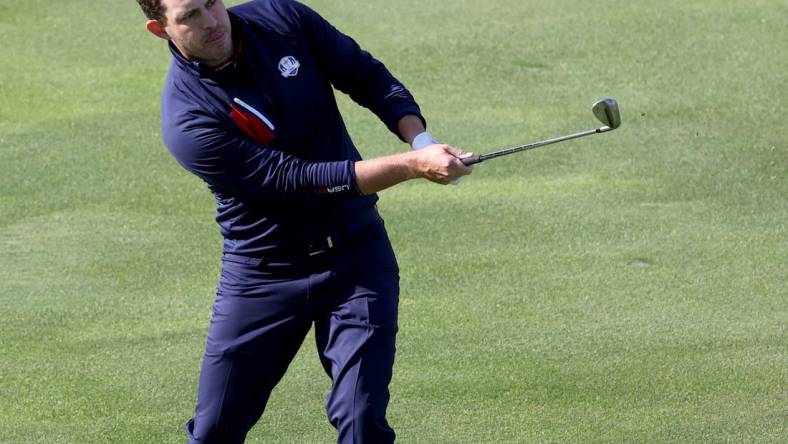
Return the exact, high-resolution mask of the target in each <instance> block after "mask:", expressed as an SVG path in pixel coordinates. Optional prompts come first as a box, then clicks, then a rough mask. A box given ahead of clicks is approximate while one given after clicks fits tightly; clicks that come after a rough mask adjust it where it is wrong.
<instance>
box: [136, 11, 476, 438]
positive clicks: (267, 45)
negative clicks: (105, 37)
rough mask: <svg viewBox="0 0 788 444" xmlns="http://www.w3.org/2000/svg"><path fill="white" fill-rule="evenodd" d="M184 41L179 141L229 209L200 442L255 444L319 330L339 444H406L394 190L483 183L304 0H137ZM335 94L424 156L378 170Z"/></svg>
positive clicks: (177, 89)
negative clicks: (392, 413) (382, 210)
mask: <svg viewBox="0 0 788 444" xmlns="http://www.w3.org/2000/svg"><path fill="white" fill-rule="evenodd" d="M137 1H138V3H139V5H140V6H141V8H142V10H143V12H144V13H145V15H146V16H147V18H148V21H147V24H146V26H147V29H148V31H150V32H151V33H152V34H154V35H156V36H158V37H160V38H162V39H165V40H167V41H168V42H169V48H170V51H171V52H172V56H173V60H172V64H171V66H170V69H169V73H168V75H167V78H166V81H165V84H164V91H163V94H162V110H161V125H162V133H163V138H164V142H165V144H166V146H167V148H168V149H169V150H170V152H171V153H172V155H173V156H174V157H175V158H176V159H177V161H178V162H179V163H180V164H181V165H182V166H183V167H184V168H185V169H187V170H188V171H190V172H192V173H194V174H195V175H197V176H198V177H200V178H201V179H202V180H204V181H205V182H206V183H207V185H208V187H209V188H210V190H211V191H212V192H213V194H214V195H215V197H216V202H217V213H216V221H217V222H218V224H219V226H220V230H221V233H222V235H223V237H224V247H223V250H224V251H223V253H224V254H223V256H222V270H221V277H220V279H219V284H218V286H217V296H216V301H215V303H214V306H213V314H212V318H211V323H210V327H209V330H208V338H207V344H206V348H205V354H204V357H203V362H202V369H201V372H200V382H199V388H198V397H197V406H196V409H195V413H194V417H193V418H192V419H190V420H189V421H188V423H187V425H186V431H187V433H188V435H189V442H191V443H222V444H228V443H240V442H243V441H244V439H245V437H246V434H247V432H248V431H249V429H251V427H252V426H253V425H254V424H255V423H256V422H257V421H258V419H259V418H260V416H261V415H262V414H263V410H264V409H265V405H266V402H267V401H268V398H269V395H270V394H271V390H272V389H273V388H274V386H275V385H276V384H277V383H278V382H279V380H280V379H281V378H282V376H283V375H284V373H285V371H286V369H287V366H288V365H289V363H290V361H291V360H292V359H293V357H294V356H295V354H296V352H297V350H298V349H299V347H300V345H301V343H302V341H303V340H304V337H305V336H306V334H307V332H308V331H309V329H310V328H311V327H312V325H314V328H315V338H316V343H317V344H316V345H317V351H318V354H319V357H320V361H321V363H322V365H323V368H324V369H325V371H326V373H327V374H328V375H329V377H330V378H331V381H332V387H331V391H330V393H329V395H328V397H327V403H326V411H327V414H328V418H329V421H330V422H331V424H332V425H333V426H334V427H335V428H336V429H337V431H338V435H339V438H338V440H339V442H340V443H390V442H393V441H394V431H393V430H392V429H391V427H390V426H389V424H388V423H387V421H386V408H387V405H388V402H389V391H388V385H389V382H390V380H391V376H392V366H393V363H394V349H395V347H394V344H395V334H396V331H397V303H398V294H399V275H398V268H397V262H396V259H395V257H394V253H393V252H392V249H391V244H390V243H389V240H388V237H387V235H386V231H385V229H384V227H383V221H382V220H381V218H380V216H379V215H378V213H377V211H376V209H375V202H376V201H377V196H376V195H375V193H376V192H377V191H380V190H383V189H385V188H387V187H390V186H393V185H396V184H398V183H400V182H403V181H406V180H409V179H415V178H425V179H428V180H431V181H433V182H437V183H441V184H446V183H450V182H452V181H455V180H456V179H458V178H459V177H460V176H463V175H466V174H470V172H471V169H470V168H469V167H468V166H466V165H464V164H463V163H462V161H461V159H462V158H464V157H467V156H469V155H470V154H469V153H464V152H463V151H462V150H459V149H457V148H453V147H451V146H448V145H439V144H435V143H434V141H433V139H432V137H431V136H430V135H429V133H426V131H425V122H424V118H423V117H422V116H421V113H420V110H419V107H418V106H417V104H416V102H415V101H414V99H413V97H412V96H411V94H410V93H409V92H408V90H407V89H406V88H405V87H404V86H403V85H402V84H401V83H400V82H399V81H397V80H396V79H395V78H394V77H393V76H392V75H391V74H390V73H389V71H388V70H387V69H386V68H385V67H384V65H383V64H382V63H380V62H379V61H377V60H376V59H375V58H373V57H372V56H371V55H370V54H369V53H367V52H365V51H363V50H362V49H361V48H360V47H359V46H358V45H357V44H356V42H355V41H353V40H352V39H351V38H349V37H348V36H346V35H344V34H342V33H340V32H339V31H337V30H336V29H335V28H334V27H333V26H331V24H329V23H328V22H326V21H325V20H324V19H323V18H322V17H320V16H319V15H318V14H317V13H316V12H314V11H313V10H311V9H310V8H308V7H307V6H305V5H303V4H300V3H298V2H295V1H291V0H255V1H250V2H248V3H245V4H242V5H239V6H236V7H233V8H230V9H229V10H228V9H226V8H225V6H224V4H223V3H222V1H221V0H137ZM332 86H333V87H335V88H336V89H338V90H340V91H342V92H345V93H347V94H349V95H350V97H352V98H353V100H355V101H356V102H358V103H359V104H361V105H363V106H365V107H367V108H369V109H370V110H371V111H372V112H374V113H375V114H376V115H377V116H378V117H379V118H380V119H381V120H382V121H383V122H384V123H385V124H386V126H387V127H388V128H389V129H390V130H391V131H392V132H393V133H394V134H396V135H397V136H398V137H399V138H400V139H402V140H403V141H406V142H408V143H411V144H412V146H413V147H414V148H424V149H419V150H413V151H408V152H404V153H401V154H396V155H391V156H387V157H381V158H376V159H371V160H362V159H361V156H360V155H359V152H358V151H357V150H356V148H355V146H354V145H353V142H352V141H351V140H350V137H349V135H348V133H347V131H346V129H345V126H344V124H343V121H342V117H341V116H340V113H339V111H338V109H337V104H336V101H335V98H334V94H333V90H332Z"/></svg>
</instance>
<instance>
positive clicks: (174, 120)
mask: <svg viewBox="0 0 788 444" xmlns="http://www.w3.org/2000/svg"><path fill="white" fill-rule="evenodd" d="M222 106H223V105H222V103H221V102H220V100H219V99H218V98H217V96H216V94H214V93H212V92H211V91H210V90H209V89H208V88H207V87H206V85H204V84H203V83H202V82H200V80H199V79H198V78H197V77H196V76H194V75H193V74H192V73H189V72H186V71H184V70H182V69H180V68H179V67H178V66H177V65H176V64H173V65H172V66H170V70H169V72H168V73H167V78H166V80H165V81H164V88H163V89H162V96H161V131H162V137H163V139H164V144H165V145H166V146H167V148H169V149H170V151H172V152H173V154H175V152H176V151H180V150H182V149H187V148H188V149H191V145H193V142H194V141H193V137H194V136H195V135H196V134H197V133H199V132H200V129H203V128H216V127H218V126H221V125H222V121H223V120H224V119H223V118H222V116H223V115H225V114H227V113H226V112H224V111H223V110H222ZM176 157H177V156H176Z"/></svg>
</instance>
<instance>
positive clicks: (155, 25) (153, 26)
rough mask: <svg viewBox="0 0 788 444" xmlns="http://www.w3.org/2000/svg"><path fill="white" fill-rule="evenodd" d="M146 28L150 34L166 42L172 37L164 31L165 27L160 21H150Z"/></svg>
mask: <svg viewBox="0 0 788 444" xmlns="http://www.w3.org/2000/svg"><path fill="white" fill-rule="evenodd" d="M145 28H147V29H148V32H150V33H151V34H153V35H155V36H156V37H158V38H160V39H164V40H169V39H170V36H169V35H167V31H165V30H164V26H162V24H161V22H159V21H158V20H148V21H147V22H146V23H145Z"/></svg>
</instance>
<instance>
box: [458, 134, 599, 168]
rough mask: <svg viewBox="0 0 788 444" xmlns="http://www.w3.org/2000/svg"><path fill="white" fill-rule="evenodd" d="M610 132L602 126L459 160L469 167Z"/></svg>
mask: <svg viewBox="0 0 788 444" xmlns="http://www.w3.org/2000/svg"><path fill="white" fill-rule="evenodd" d="M610 130H612V128H610V127H609V126H603V127H600V128H594V129H590V130H586V131H581V132H579V133H574V134H569V135H567V136H560V137H554V138H552V139H545V140H540V141H539V142H533V143H529V144H527V145H520V146H515V147H512V148H505V149H502V150H500V151H493V152H492V153H487V154H477V155H474V156H470V157H466V158H464V159H460V161H462V163H463V164H465V165H466V166H470V165H473V164H475V163H480V162H483V161H485V160H487V159H492V158H495V157H500V156H505V155H507V154H514V153H519V152H520V151H527V150H531V149H534V148H538V147H540V146H545V145H550V144H551V143H556V142H563V141H564V140H571V139H577V138H578V137H583V136H590V135H592V134H600V133H604V132H607V131H610Z"/></svg>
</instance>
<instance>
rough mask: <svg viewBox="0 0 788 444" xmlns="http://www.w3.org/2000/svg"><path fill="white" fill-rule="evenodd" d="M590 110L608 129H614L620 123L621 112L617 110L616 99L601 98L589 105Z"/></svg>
mask: <svg viewBox="0 0 788 444" xmlns="http://www.w3.org/2000/svg"><path fill="white" fill-rule="evenodd" d="M591 111H593V112H594V115H595V116H596V118H597V119H599V121H600V122H602V123H603V124H605V125H606V126H608V127H610V129H616V128H618V127H619V126H620V125H621V114H619V112H618V102H616V99H602V100H600V101H598V102H596V103H595V104H594V105H593V106H592V107H591Z"/></svg>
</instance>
